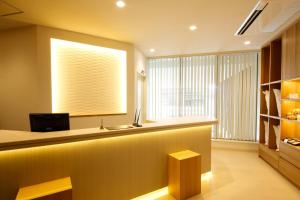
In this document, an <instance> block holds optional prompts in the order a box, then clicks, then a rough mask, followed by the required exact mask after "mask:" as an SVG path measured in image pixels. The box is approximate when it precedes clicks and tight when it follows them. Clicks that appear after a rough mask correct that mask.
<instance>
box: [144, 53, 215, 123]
mask: <svg viewBox="0 0 300 200" xmlns="http://www.w3.org/2000/svg"><path fill="white" fill-rule="evenodd" d="M147 69H148V72H147V74H148V82H147V86H148V88H147V91H148V95H147V98H148V100H147V102H148V106H147V119H149V120H160V119H166V118H170V117H179V116H215V100H216V97H215V95H216V91H215V83H216V56H192V57H182V58H161V59H149V61H148V68H147Z"/></svg>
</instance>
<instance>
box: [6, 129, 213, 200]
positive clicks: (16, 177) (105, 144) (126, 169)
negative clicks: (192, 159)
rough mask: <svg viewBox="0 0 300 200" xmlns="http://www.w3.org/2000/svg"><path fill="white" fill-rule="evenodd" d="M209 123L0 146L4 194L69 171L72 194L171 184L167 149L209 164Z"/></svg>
mask: <svg viewBox="0 0 300 200" xmlns="http://www.w3.org/2000/svg"><path fill="white" fill-rule="evenodd" d="M210 139H211V126H202V127H192V128H180V129H173V130H165V131H156V132H148V133H144V134H139V135H128V136H120V137H114V138H106V139H98V140H90V141H82V142H74V143H66V144H56V145H50V146H44V147H33V148H27V149H18V150H9V151H2V152H0V199H14V198H15V196H16V194H17V191H18V188H19V187H24V186H28V185H33V184H37V183H41V182H45V181H49V180H54V179H58V178H62V177H68V176H70V177H71V180H72V185H73V199H74V200H86V199H89V200H99V199H105V200H115V199H116V200H122V199H124V200H125V199H126V200H128V199H130V198H133V197H137V196H140V195H143V194H146V193H149V192H151V191H154V190H157V189H159V188H162V187H165V186H166V185H167V182H168V180H167V161H168V154H170V153H174V152H177V151H182V150H186V149H189V150H192V151H194V152H197V153H200V154H201V155H202V169H201V170H202V172H203V173H205V172H208V171H210V168H211V141H210Z"/></svg>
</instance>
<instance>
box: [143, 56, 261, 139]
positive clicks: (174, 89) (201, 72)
mask: <svg viewBox="0 0 300 200" xmlns="http://www.w3.org/2000/svg"><path fill="white" fill-rule="evenodd" d="M257 68H258V53H257V52H249V53H236V54H223V55H208V56H186V57H174V58H151V59H148V65H147V119H149V120H160V119H166V118H170V117H180V116H210V117H216V118H218V120H219V124H218V126H217V127H214V129H213V132H212V137H213V138H218V139H232V140H250V141H256V140H257V138H256V113H257V105H256V102H257V100H256V98H257V90H256V88H257V72H258V71H257Z"/></svg>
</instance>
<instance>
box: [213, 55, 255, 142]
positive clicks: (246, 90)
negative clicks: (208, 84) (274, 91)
mask: <svg viewBox="0 0 300 200" xmlns="http://www.w3.org/2000/svg"><path fill="white" fill-rule="evenodd" d="M257 63H258V54H257V53H256V52H254V53H253V52H251V53H241V54H228V55H220V56H219V59H218V69H219V70H218V95H217V96H218V100H217V102H218V104H217V108H218V109H217V117H218V119H219V124H218V126H217V127H218V130H217V131H216V132H215V133H216V135H213V137H215V138H222V139H234V140H251V141H255V140H257V138H256V134H255V133H256V114H257V76H258V75H257V65H258V64H257Z"/></svg>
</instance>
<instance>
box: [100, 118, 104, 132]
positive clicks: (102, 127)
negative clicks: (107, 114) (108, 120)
mask: <svg viewBox="0 0 300 200" xmlns="http://www.w3.org/2000/svg"><path fill="white" fill-rule="evenodd" d="M100 129H101V130H103V129H104V126H103V119H101V125H100Z"/></svg>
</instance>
